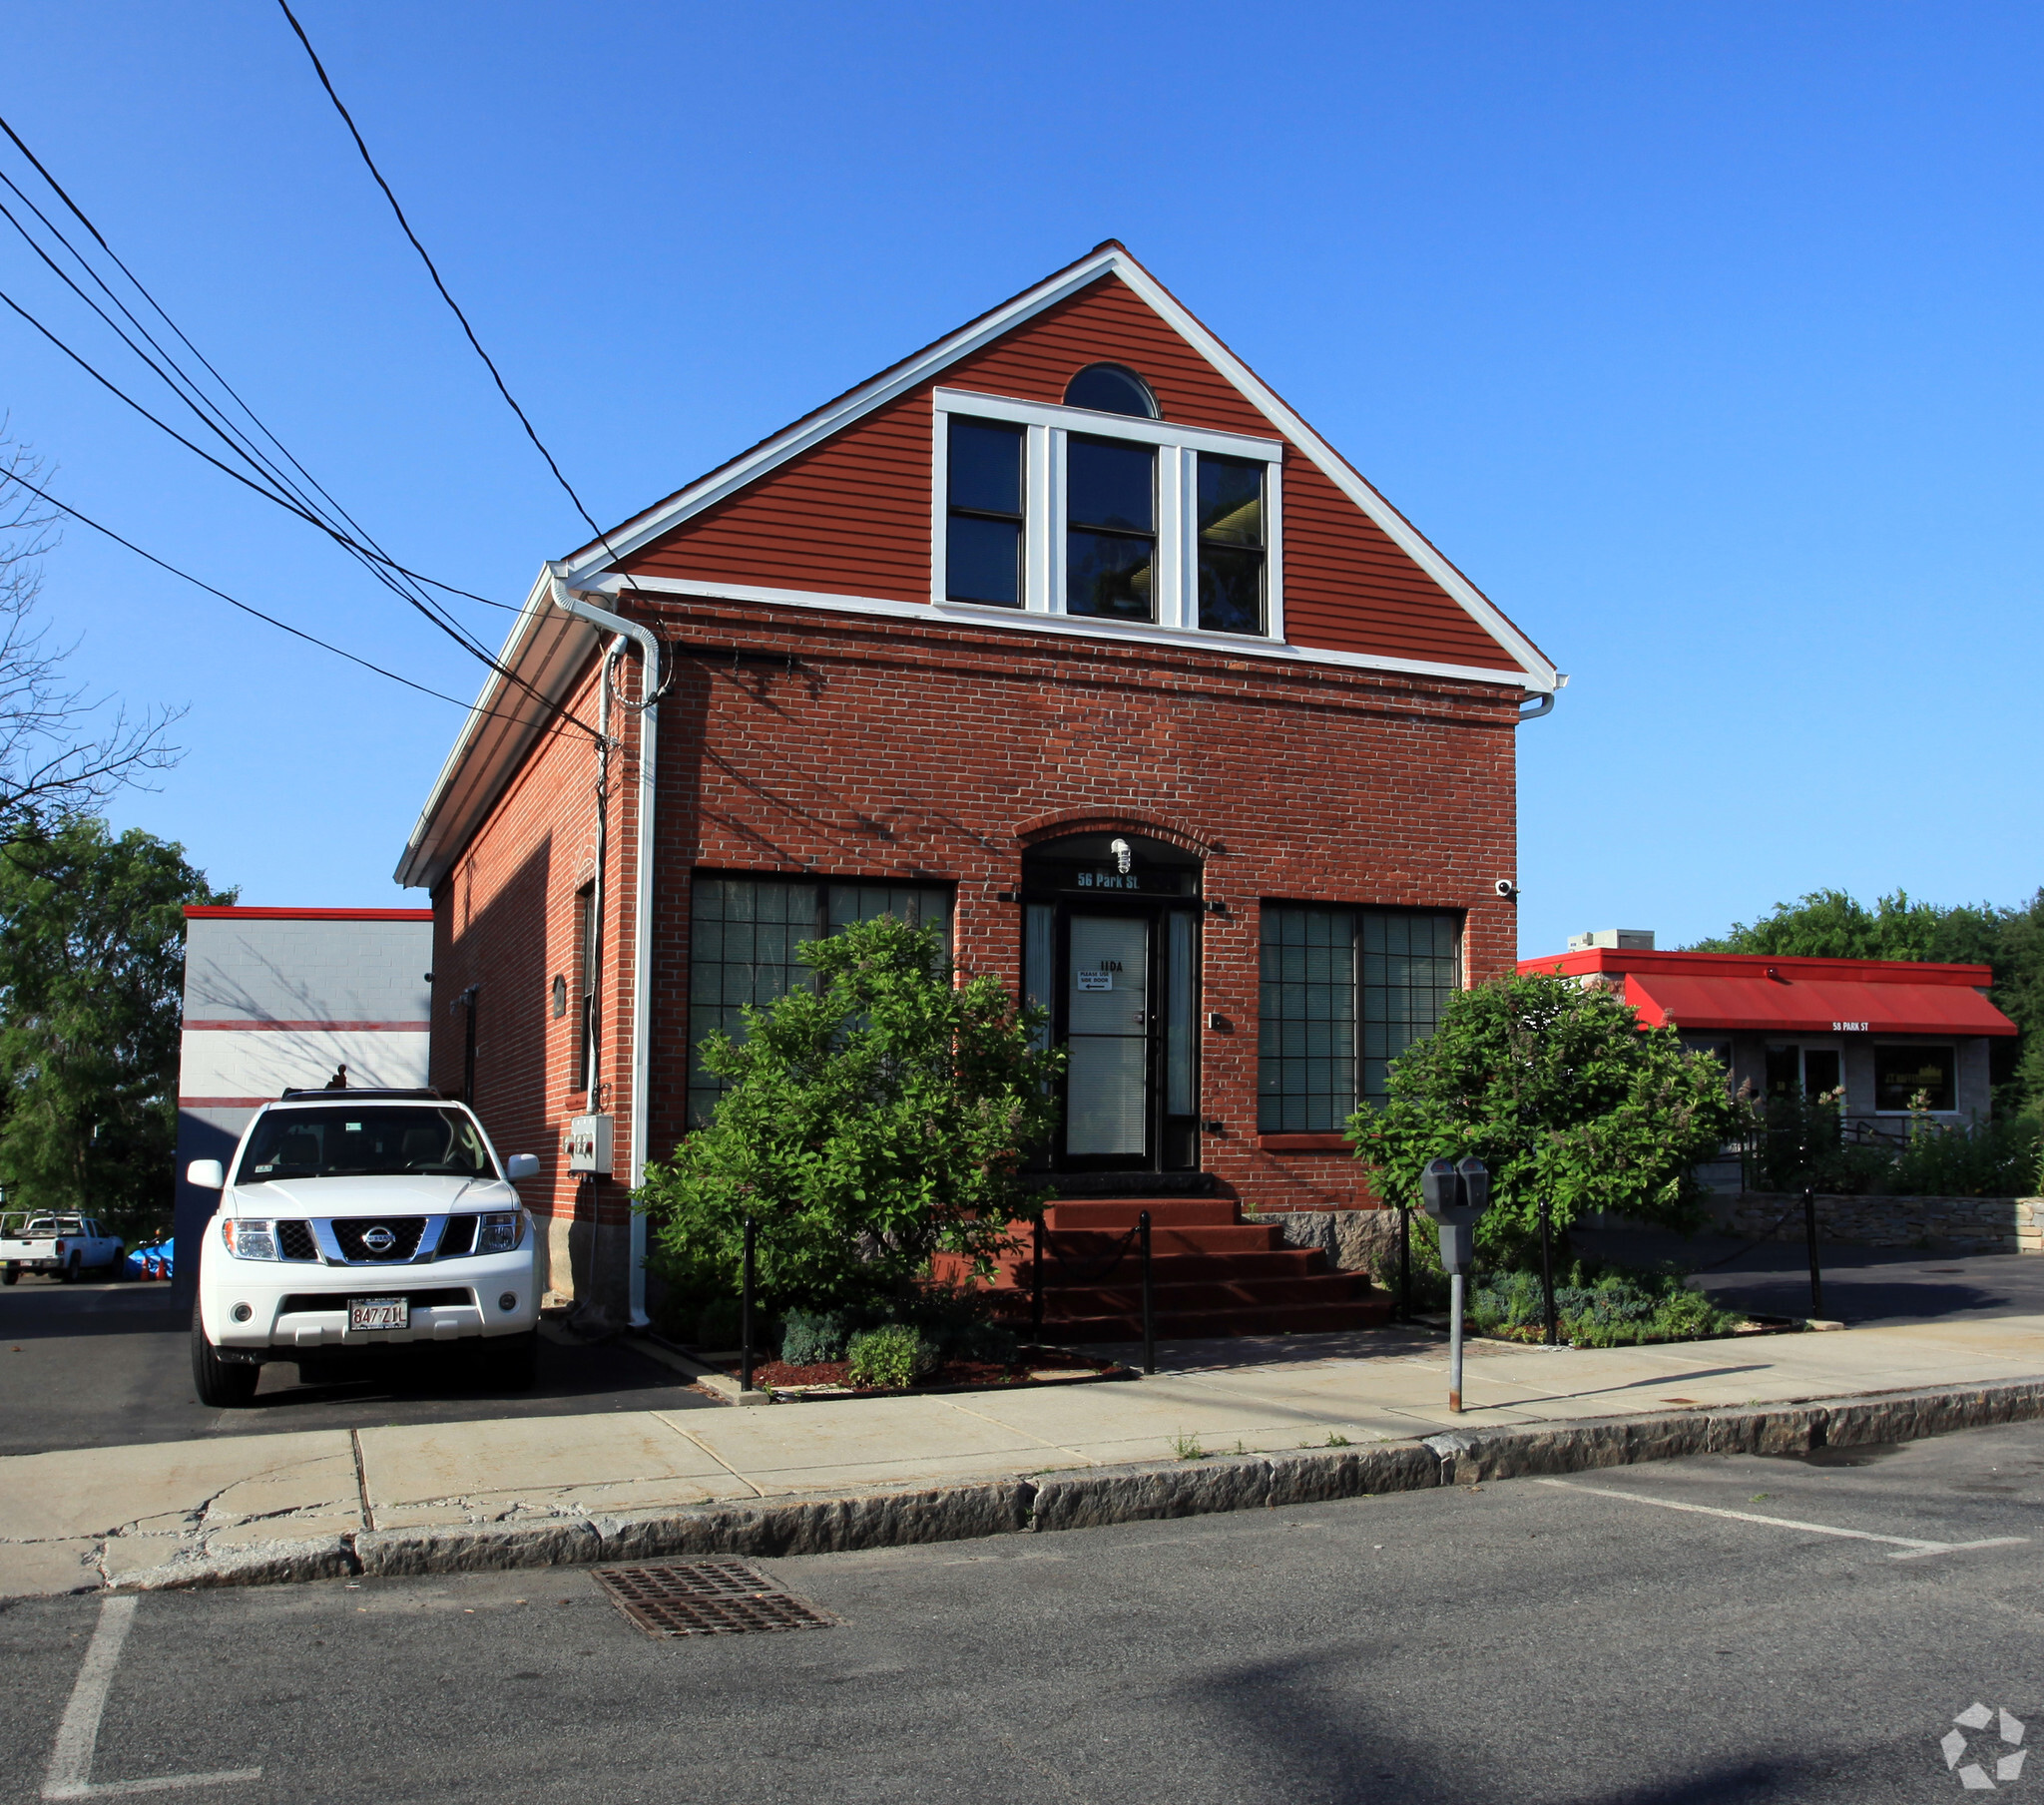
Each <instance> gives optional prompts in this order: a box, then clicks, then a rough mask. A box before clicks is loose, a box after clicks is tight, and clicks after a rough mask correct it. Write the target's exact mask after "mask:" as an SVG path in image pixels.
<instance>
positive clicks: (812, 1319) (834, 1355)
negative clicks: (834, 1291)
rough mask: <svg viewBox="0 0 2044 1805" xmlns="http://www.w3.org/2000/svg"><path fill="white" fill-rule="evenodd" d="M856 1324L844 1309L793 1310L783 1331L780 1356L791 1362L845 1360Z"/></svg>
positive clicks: (803, 1363) (814, 1364) (816, 1364)
mask: <svg viewBox="0 0 2044 1805" xmlns="http://www.w3.org/2000/svg"><path fill="white" fill-rule="evenodd" d="M855 1326H856V1325H855V1323H854V1322H853V1319H852V1317H851V1315H850V1313H849V1312H848V1311H845V1310H822V1311H809V1310H790V1311H788V1313H787V1321H786V1323H785V1325H784V1326H783V1327H782V1329H781V1331H780V1357H781V1359H783V1360H784V1361H786V1362H787V1364H788V1365H789V1366H821V1365H824V1364H826V1363H827V1362H829V1361H832V1360H842V1359H843V1358H844V1349H845V1344H846V1343H847V1342H849V1341H850V1339H851V1336H852V1331H853V1329H854V1327H855Z"/></svg>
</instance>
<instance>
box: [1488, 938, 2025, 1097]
mask: <svg viewBox="0 0 2044 1805" xmlns="http://www.w3.org/2000/svg"><path fill="white" fill-rule="evenodd" d="M1569 944H1570V948H1571V950H1570V951H1569V952H1567V953H1562V954H1558V955H1549V956H1548V957H1547V958H1544V959H1522V960H1521V961H1520V962H1519V970H1520V971H1522V972H1558V973H1562V974H1565V975H1567V976H1569V977H1575V978H1581V979H1584V980H1586V981H1592V982H1600V981H1601V982H1604V983H1607V984H1611V985H1613V986H1616V987H1621V988H1622V989H1623V991H1624V995H1625V1000H1626V1001H1627V1002H1628V1003H1630V1004H1631V1005H1632V1006H1633V1007H1634V1008H1635V1009H1637V1010H1638V1011H1639V1013H1640V1020H1641V1022H1643V1023H1644V1024H1645V1025H1646V1026H1648V1027H1650V1028H1659V1027H1661V1026H1663V1025H1664V1024H1667V1023H1671V1022H1672V1023H1673V1024H1674V1025H1675V1026H1676V1028H1677V1029H1678V1030H1679V1031H1680V1032H1681V1035H1682V1040H1683V1043H1684V1045H1685V1046H1689V1047H1696V1048H1702V1049H1705V1050H1707V1051H1709V1052H1711V1053H1715V1054H1716V1055H1717V1056H1718V1058H1719V1059H1720V1060H1722V1061H1723V1062H1724V1064H1725V1068H1726V1070H1727V1072H1729V1073H1730V1074H1731V1080H1732V1083H1733V1085H1734V1086H1735V1087H1738V1086H1741V1085H1751V1086H1752V1088H1753V1092H1754V1094H1755V1095H1756V1096H1762V1097H1811V1098H1814V1097H1821V1096H1824V1095H1827V1094H1828V1093H1830V1092H1834V1091H1836V1090H1838V1089H1839V1088H1840V1087H1841V1086H1842V1087H1843V1089H1844V1099H1843V1109H1842V1112H1841V1114H1842V1115H1843V1116H1844V1118H1845V1119H1846V1120H1847V1121H1856V1122H1860V1123H1863V1124H1865V1125H1867V1126H1868V1127H1870V1128H1875V1129H1877V1130H1881V1131H1884V1132H1886V1133H1889V1134H1895V1133H1898V1132H1899V1131H1900V1130H1901V1129H1902V1128H1903V1126H1904V1124H1905V1123H1906V1121H1907V1118H1908V1116H1909V1114H1910V1107H1909V1106H1910V1100H1911V1099H1912V1098H1914V1097H1919V1096H1920V1097H1923V1098H1925V1099H1927V1101H1928V1104H1929V1108H1930V1112H1931V1114H1932V1115H1934V1116H1937V1117H1940V1118H1942V1119H1944V1120H1947V1121H1952V1122H1958V1121H1962V1120H1965V1119H1967V1118H1969V1117H1985V1116H1986V1115H1987V1114H1988V1110H1989V1105H1990V1102H1991V1096H1990V1087H1989V1081H1988V1070H1987V1068H1988V1042H1989V1041H1990V1040H1991V1039H1993V1038H1994V1037H1995V1036H1997V1035H2012V1034H2014V1033H2016V1032H2017V1030H2016V1025H2015V1024H2014V1023H2013V1022H2011V1021H2010V1020H2009V1019H2008V1017H2006V1016H2005V1015H2003V1014H2002V1013H2001V1011H2000V1010H1998V1009H1996V1008H1995V1007H1994V1005H1993V1004H1992V1003H1990V1002H1988V1000H1987V996H1986V991H1987V987H1988V985H1989V984H1990V983H1991V982H1992V981H1993V973H1992V972H1991V971H1990V970H1989V969H1988V968H1987V967H1986V966H1984V965H1923V964H1918V963H1916V962H1914V961H1911V960H1904V959H1791V958H1788V957H1785V956H1782V955H1778V954H1773V953H1657V952H1655V951H1654V936H1653V935H1652V934H1651V933H1647V932H1645V931H1643V930H1639V929H1606V930H1604V931H1603V932H1601V933H1597V934H1588V935H1580V934H1579V935H1577V936H1576V937H1575V938H1574V939H1572V940H1571V941H1570V943H1569Z"/></svg>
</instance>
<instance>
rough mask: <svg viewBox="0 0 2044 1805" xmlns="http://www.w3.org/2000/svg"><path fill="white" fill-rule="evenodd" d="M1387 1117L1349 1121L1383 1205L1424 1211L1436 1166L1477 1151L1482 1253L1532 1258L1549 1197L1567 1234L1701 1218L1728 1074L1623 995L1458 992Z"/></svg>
mask: <svg viewBox="0 0 2044 1805" xmlns="http://www.w3.org/2000/svg"><path fill="white" fill-rule="evenodd" d="M1389 1085H1390V1098H1389V1101H1388V1102H1387V1103H1386V1104H1385V1105H1384V1107H1383V1108H1382V1109H1381V1110H1378V1109H1372V1108H1365V1109H1362V1110H1358V1111H1357V1112H1356V1113H1355V1115H1353V1116H1352V1117H1350V1118H1349V1120H1348V1136H1349V1138H1350V1139H1351V1140H1352V1141H1354V1143H1355V1148H1356V1155H1357V1157H1358V1158H1361V1159H1363V1160H1366V1161H1367V1162H1368V1163H1369V1164H1370V1165H1371V1166H1372V1167H1373V1168H1374V1172H1375V1178H1376V1183H1377V1188H1378V1191H1379V1194H1380V1195H1381V1196H1382V1197H1383V1198H1384V1200H1385V1201H1386V1202H1391V1203H1404V1204H1409V1205H1416V1204H1417V1203H1418V1201H1419V1177H1420V1173H1421V1172H1422V1171H1423V1170H1424V1169H1425V1167H1426V1163H1427V1161H1428V1160H1430V1159H1434V1158H1438V1157H1442V1156H1448V1157H1454V1158H1460V1157H1462V1156H1463V1155H1465V1154H1468V1153H1474V1154H1476V1155H1477V1156H1478V1157H1479V1158H1480V1159H1482V1161H1483V1162H1484V1164H1485V1165H1487V1166H1488V1167H1489V1168H1490V1172H1491V1207H1490V1209H1489V1211H1488V1212H1487V1213H1486V1214H1485V1215H1484V1216H1483V1218H1482V1219H1481V1222H1480V1224H1479V1227H1478V1231H1477V1232H1478V1241H1479V1243H1480V1244H1481V1245H1483V1246H1485V1247H1487V1248H1488V1249H1489V1250H1490V1251H1491V1252H1492V1254H1493V1255H1494V1256H1495V1255H1502V1256H1503V1257H1504V1258H1505V1260H1506V1261H1507V1263H1512V1262H1516V1261H1518V1260H1520V1259H1523V1258H1525V1257H1526V1256H1527V1254H1528V1251H1529V1250H1530V1248H1531V1247H1532V1246H1533V1245H1534V1244H1535V1237H1536V1236H1537V1235H1538V1232H1539V1206H1540V1201H1541V1199H1542V1198H1543V1197H1544V1198H1545V1199H1546V1200H1547V1204H1548V1207H1549V1210H1550V1212H1551V1219H1552V1221H1553V1223H1554V1226H1555V1227H1556V1228H1557V1229H1558V1230H1562V1231H1566V1230H1567V1228H1568V1226H1569V1224H1570V1223H1572V1222H1574V1221H1576V1220H1577V1219H1578V1218H1580V1217H1582V1216H1584V1215H1587V1214H1590V1213H1592V1212H1595V1211H1597V1210H1618V1211H1622V1212H1623V1213H1625V1214H1626V1215H1629V1216H1635V1217H1638V1218H1639V1219H1641V1220H1643V1221H1648V1222H1653V1223H1657V1224H1659V1225H1661V1226H1664V1227H1670V1228H1679V1229H1688V1228H1691V1227H1693V1226H1695V1224H1696V1222H1697V1220H1698V1219H1699V1211H1698V1191H1697V1185H1696V1181H1695V1178H1694V1176H1693V1169H1694V1167H1695V1166H1696V1164H1697V1162H1698V1161H1699V1160H1702V1159H1707V1158H1709V1157H1710V1156H1711V1155H1712V1154H1714V1153H1715V1152H1716V1151H1717V1150H1718V1148H1719V1147H1720V1146H1721V1145H1722V1144H1723V1143H1724V1141H1725V1140H1726V1139H1727V1138H1728V1137H1729V1136H1730V1135H1731V1134H1732V1132H1733V1130H1734V1128H1735V1126H1736V1124H1737V1120H1738V1106H1737V1105H1736V1104H1735V1103H1734V1101H1733V1100H1732V1098H1731V1097H1730V1095H1729V1094H1728V1093H1727V1091H1726V1088H1725V1070H1724V1068H1723V1067H1722V1066H1721V1065H1719V1063H1718V1062H1717V1061H1716V1060H1715V1059H1713V1058H1712V1057H1711V1056H1710V1055H1709V1054H1701V1053H1698V1054H1692V1053H1688V1052H1685V1051H1684V1049H1683V1046H1682V1043H1681V1041H1680V1039H1679V1038H1678V1037H1677V1035H1676V1033H1675V1031H1674V1030H1673V1029H1672V1028H1652V1029H1645V1030H1642V1028H1641V1027H1640V1025H1639V1016H1638V1014H1637V1012H1636V1011H1634V1010H1633V1009H1632V1007H1631V1006H1630V1005H1628V1004H1626V1003H1625V1002H1623V1001H1622V1000H1621V999H1620V998H1619V997H1618V996H1617V995H1616V994H1615V993H1613V992H1611V991H1607V990H1603V989H1585V988H1584V987H1582V986H1581V985H1579V984H1578V983H1577V982H1576V980H1574V979H1573V978H1556V977H1546V976H1539V977H1519V978H1506V979H1502V980H1500V981H1499V982H1497V983H1494V984H1483V985H1478V986H1476V987H1475V988H1473V989H1470V990H1465V991H1459V992H1457V993H1456V994H1455V995H1454V996H1453V997H1451V998H1450V999H1449V1000H1448V1006H1447V1009H1446V1010H1445V1012H1444V1013H1443V1015H1442V1018H1441V1023H1440V1026H1439V1027H1438V1028H1437V1029H1435V1030H1434V1032H1433V1033H1432V1034H1431V1035H1430V1036H1428V1037H1427V1038H1426V1039H1425V1040H1423V1041H1418V1042H1415V1043H1414V1044H1413V1045H1412V1046H1411V1047H1410V1048H1408V1049H1407V1050H1406V1052H1405V1053H1404V1054H1403V1055H1402V1056H1401V1057H1400V1058H1398V1059H1397V1060H1396V1061H1394V1062H1393V1063H1392V1065H1391V1069H1390V1080H1389Z"/></svg>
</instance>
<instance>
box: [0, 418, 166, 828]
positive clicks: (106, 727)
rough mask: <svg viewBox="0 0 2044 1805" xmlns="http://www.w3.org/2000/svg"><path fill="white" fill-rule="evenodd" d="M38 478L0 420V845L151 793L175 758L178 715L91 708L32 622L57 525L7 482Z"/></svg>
mask: <svg viewBox="0 0 2044 1805" xmlns="http://www.w3.org/2000/svg"><path fill="white" fill-rule="evenodd" d="M42 471H43V465H42V461H41V460H40V459H39V458H37V457H36V456H35V455H34V453H32V452H31V451H30V450H29V448H28V447H27V446H25V445H23V444H21V443H20V442H19V441H17V440H15V439H13V438H10V437H9V436H8V433H7V422H6V420H5V418H4V417H0V844H8V843H11V842H13V841H15V840H17V839H20V838H21V837H22V836H23V835H24V834H27V833H32V832H34V831H36V829H37V828H38V826H39V825H40V823H41V822H43V821H44V820H45V819H47V818H49V817H52V816H57V815H66V814H85V813H92V812H96V811H97V810H99V809H101V808H103V807H104V806H105V805H106V803H107V802H108V801H109V800H110V799H111V798H112V797H113V796H114V794H115V793H116V792H117V791H119V790H121V789H124V788H129V787H137V788H142V789H149V788H153V787H154V785H152V784H150V783H149V782H147V781H146V778H147V774H148V773H149V772H152V771H160V770H165V769H167V768H169V767H170V766H171V765H173V764H175V763H176V762H177V761H178V759H179V757H180V756H181V752H180V749H179V748H178V747H176V746H174V745H172V744H170V743H169V740H168V738H167V735H168V734H169V732H170V729H171V727H172V726H173V725H174V724H175V723H176V722H177V721H178V720H179V719H181V718H182V717H183V715H184V713H185V710H184V709H183V708H155V709H151V710H150V711H149V712H147V713H145V714H143V715H142V716H141V717H140V718H134V717H131V716H130V714H129V713H128V710H127V709H126V708H125V707H123V706H121V705H120V704H119V703H118V702H113V703H110V702H109V701H108V700H107V699H105V698H100V699H97V700H95V699H92V698H91V697H90V695H89V693H88V691H87V689H86V687H85V685H84V684H82V683H72V682H70V681H69V680H68V679H67V677H65V674H64V670H63V667H64V663H65V661H66V660H67V659H69V658H70V657H71V655H72V654H73V653H74V652H76V651H77V650H78V643H77V642H76V641H73V642H72V644H71V645H69V646H65V647H62V648H59V649H55V650H53V649H52V648H51V646H50V644H49V632H50V630H49V627H48V625H47V624H46V623H44V622H41V621H39V620H37V619H36V605H37V603H38V602H39V601H40V600H41V597H42V591H43V560H44V559H45V558H46V557H47V556H48V555H49V554H50V553H51V552H52V551H54V550H55V549H56V546H57V543H58V533H57V530H56V529H57V522H58V520H59V519H60V518H61V516H60V515H59V514H58V512H57V511H56V510H55V509H52V508H50V507H48V506H46V505H45V504H44V503H43V502H41V501H40V500H39V499H38V498H37V497H35V496H33V495H31V494H30V493H29V491H28V490H26V489H24V488H21V487H20V486H19V485H18V484H16V483H15V482H14V480H13V478H14V477H15V475H16V474H19V475H21V476H23V477H26V478H28V479H30V480H32V481H38V482H39V480H40V478H41V476H42Z"/></svg>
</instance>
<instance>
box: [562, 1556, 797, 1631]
mask: <svg viewBox="0 0 2044 1805" xmlns="http://www.w3.org/2000/svg"><path fill="white" fill-rule="evenodd" d="M596 1579H597V1583H598V1584H599V1585H601V1586H602V1587H603V1588H604V1590H605V1591H606V1592H608V1593H609V1594H610V1599H611V1602H612V1603H613V1604H615V1605H616V1606H617V1607H618V1608H619V1609H620V1610H622V1611H623V1612H624V1613H625V1615H626V1616H628V1617H630V1618H631V1619H632V1621H633V1622H635V1623H637V1624H638V1625H639V1627H640V1628H641V1629H643V1630H645V1631H646V1632H647V1634H649V1635H744V1634H746V1633H747V1632H748V1631H751V1630H760V1629H829V1628H831V1627H833V1626H834V1625H835V1624H836V1622H837V1619H836V1618H835V1617H833V1616H832V1615H830V1613H829V1612H828V1611H826V1610H819V1609H818V1608H817V1607H816V1606H815V1605H813V1604H811V1603H810V1602H809V1601H808V1599H806V1598H798V1597H796V1596H795V1595H794V1593H793V1592H791V1591H787V1590H784V1589H783V1588H782V1587H780V1586H778V1585H776V1584H774V1583H773V1581H772V1580H771V1579H767V1576H766V1575H765V1574H763V1573H762V1572H761V1571H760V1570H759V1569H758V1568H757V1567H754V1566H752V1565H751V1564H750V1563H748V1562H744V1561H683V1562H676V1563H673V1564H672V1565H668V1566H663V1567H605V1568H599V1569H598V1570H597V1574H596Z"/></svg>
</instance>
